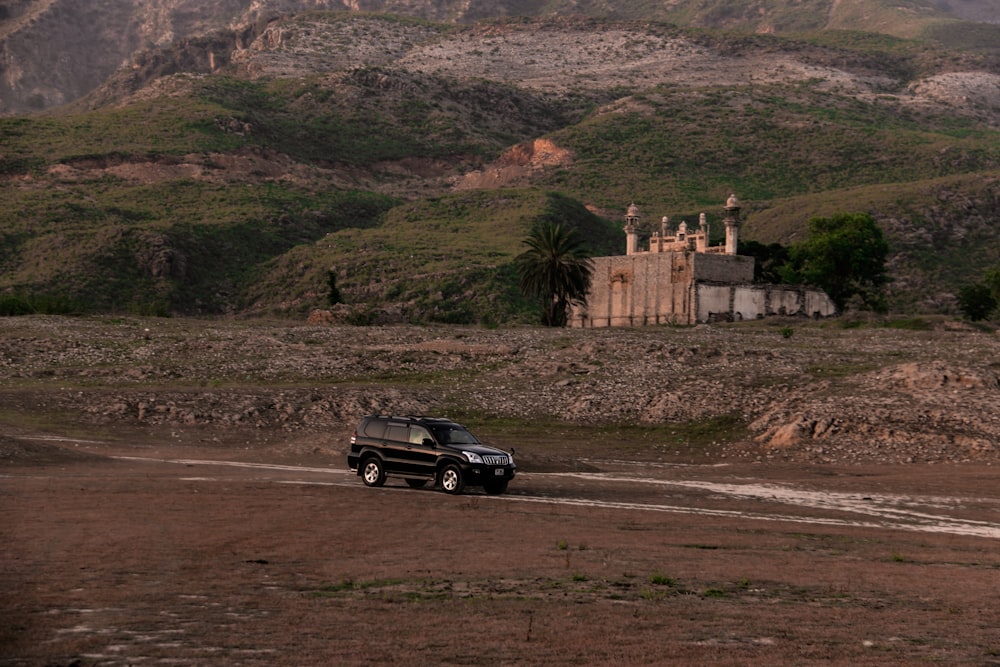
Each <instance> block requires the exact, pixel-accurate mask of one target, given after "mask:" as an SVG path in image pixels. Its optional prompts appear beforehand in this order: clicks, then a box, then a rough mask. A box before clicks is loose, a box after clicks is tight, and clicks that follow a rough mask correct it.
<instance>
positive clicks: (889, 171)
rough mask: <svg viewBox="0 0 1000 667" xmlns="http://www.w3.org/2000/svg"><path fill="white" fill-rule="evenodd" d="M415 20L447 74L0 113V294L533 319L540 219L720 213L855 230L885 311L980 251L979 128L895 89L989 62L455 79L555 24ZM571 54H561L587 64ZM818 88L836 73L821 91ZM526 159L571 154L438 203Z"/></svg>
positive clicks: (955, 283) (217, 77) (756, 55)
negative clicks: (881, 265)
mask: <svg viewBox="0 0 1000 667" xmlns="http://www.w3.org/2000/svg"><path fill="white" fill-rule="evenodd" d="M706 7H707V5H706ZM719 11H722V5H719ZM354 20H357V21H364V23H363V28H364V30H365V31H369V32H366V33H365V34H366V35H367V36H368V37H367V38H368V39H377V35H372V34H371V33H370V31H372V30H376V29H378V26H379V25H380V23H379V21H380V19H378V18H377V17H372V16H364V17H363V18H356V17H352V16H350V15H345V14H322V13H321V14H312V15H310V18H309V21H310V22H306V23H301V24H296V25H297V26H298V29H308V30H313V26H314V25H315V24H316V22H319V23H322V22H324V21H326V22H330V25H333V24H336V26H337V27H338V29H340V30H343V28H344V24H345V22H346V25H348V26H349V25H350V24H351V21H354ZM789 20H791V19H789ZM289 25H291V24H289ZM405 25H407V26H409V25H410V24H405ZM421 25H422V29H424V28H426V30H425V32H427V34H429V35H431V36H430V37H428V39H429V40H430V42H429V44H430V46H429V47H428V50H427V51H424V52H422V53H424V54H425V55H424V56H423V57H425V58H427V57H429V56H427V55H426V54H428V53H434V51H433V47H434V46H435V45H437V44H439V42H437V41H436V40H443V39H445V38H447V39H448V40H449V41H448V48H449V49H451V51H446V52H443V54H442V55H437V56H435V57H438V58H441V59H442V60H441V61H440V62H441V63H442V64H448V65H449V66H450V67H451V68H450V69H449V68H445V67H442V68H437V67H435V66H434V62H433V61H431V62H429V63H428V62H427V61H420V63H419V66H418V65H414V64H413V63H409V62H408V61H400V62H399V63H387V64H383V65H378V66H372V65H363V64H362V65H357V66H349V67H345V68H342V69H337V70H334V71H328V70H324V69H323V68H313V69H310V67H305V68H304V69H302V70H301V71H298V72H297V75H296V76H284V77H261V78H255V79H249V78H246V77H243V76H240V75H239V73H238V72H237V71H236V70H234V69H232V68H230V69H224V70H223V71H221V72H219V73H217V74H213V75H204V74H202V75H198V76H193V75H189V74H180V75H176V76H172V77H168V78H165V79H161V80H159V81H157V87H156V88H155V89H152V88H151V89H149V91H147V92H145V93H144V94H140V95H136V96H134V97H128V98H125V99H123V100H120V101H118V102H115V103H113V104H112V103H110V100H106V101H107V102H108V103H107V104H102V105H100V106H98V108H96V109H93V110H83V107H81V106H74V107H67V108H65V109H62V110H58V111H55V112H50V113H46V114H38V115H32V116H21V117H8V118H0V136H2V137H3V144H2V151H0V193H2V197H3V201H4V203H5V206H4V207H3V209H2V210H0V294H3V295H6V296H7V297H8V298H9V297H11V296H17V297H19V298H23V299H26V300H29V301H30V300H32V299H34V300H35V301H36V302H38V301H40V300H45V299H48V300H50V302H53V301H55V302H59V303H62V304H68V305H67V308H70V309H76V310H81V311H95V310H96V311H133V312H146V313H158V314H167V313H188V314H213V313H244V312H246V313H268V314H275V313H294V314H296V315H301V314H303V313H306V312H308V311H309V310H311V309H313V308H316V307H323V306H326V305H328V303H327V296H328V293H329V276H330V272H332V273H333V275H334V276H335V277H336V282H337V285H338V287H339V289H340V291H341V295H342V297H343V300H344V301H345V302H346V303H347V304H348V306H349V308H350V311H351V317H353V318H354V319H355V320H356V321H379V320H380V319H381V318H400V319H410V320H418V321H443V322H457V321H462V322H482V323H500V322H511V321H532V320H533V319H534V315H533V312H532V308H533V304H530V303H525V302H524V300H523V299H522V298H521V297H520V295H519V294H518V293H517V289H516V279H515V276H514V273H513V269H512V260H513V258H514V257H515V256H516V255H517V254H518V253H519V252H521V250H522V249H523V248H522V245H521V241H522V239H523V238H524V237H525V236H526V235H527V234H528V232H529V231H530V229H531V227H532V225H534V224H537V222H538V221H539V220H543V219H549V220H554V221H558V222H561V223H564V224H568V225H571V226H573V227H575V228H577V229H579V230H580V232H581V233H582V234H583V236H584V238H585V239H587V241H588V243H589V244H590V248H591V251H592V252H593V253H594V254H596V255H601V254H611V253H620V252H622V250H623V247H624V238H623V234H622V232H621V229H620V226H621V219H620V216H621V213H622V212H623V210H624V208H625V206H626V205H627V204H628V203H630V202H636V203H638V204H639V205H640V206H641V208H642V209H643V211H644V214H645V215H647V216H648V218H647V219H646V223H647V224H648V225H652V224H653V221H655V220H659V217H660V216H661V215H669V216H671V218H673V219H674V220H675V221H676V220H678V219H680V218H684V217H687V216H692V217H693V216H696V215H697V214H698V213H699V212H702V211H704V212H706V213H707V214H708V217H709V220H710V222H713V223H715V222H717V220H718V217H719V215H720V210H719V209H720V208H721V205H722V203H723V202H724V201H725V199H726V197H727V196H728V195H729V194H730V193H737V194H738V195H739V197H740V198H741V200H743V201H744V203H745V209H744V210H745V212H746V214H747V216H748V222H747V225H746V229H745V232H744V238H747V239H757V240H760V241H763V242H771V241H781V242H787V241H789V240H794V239H795V238H797V235H798V234H800V233H801V230H802V229H804V227H805V223H806V221H807V219H808V217H810V215H812V214H830V213H833V212H839V211H857V210H862V211H864V212H868V213H871V214H872V215H873V216H875V218H876V219H877V220H878V221H879V223H880V224H881V225H882V226H883V228H884V229H885V231H886V234H887V236H888V238H889V240H890V243H891V244H892V248H891V251H892V253H893V260H892V267H891V269H892V271H893V274H894V277H895V278H896V281H895V282H894V283H893V293H892V305H893V307H894V308H896V309H898V310H906V311H908V312H912V311H920V310H932V311H939V310H947V309H948V308H950V307H953V303H949V301H948V298H947V295H948V294H952V295H953V294H954V293H955V291H956V290H957V289H958V287H960V286H961V283H962V282H963V281H974V280H976V279H977V277H978V275H979V274H981V272H982V271H983V270H984V269H985V268H987V267H988V266H991V265H992V264H991V263H995V262H996V257H998V256H1000V243H998V239H1000V231H998V230H1000V226H998V225H997V224H996V221H997V220H998V219H1000V214H998V211H997V208H998V206H997V202H996V199H995V195H992V194H991V193H992V192H995V187H994V185H995V183H996V182H997V173H998V172H1000V122H993V121H992V120H991V119H995V118H998V117H1000V109H997V110H993V109H991V107H990V106H989V104H990V103H989V102H988V101H987V102H982V103H979V102H976V104H980V105H981V108H980V107H975V108H969V109H963V113H954V107H947V106H942V105H937V106H935V105H933V104H913V103H911V102H909V101H907V100H908V99H909V98H907V97H906V96H905V95H902V93H903V92H905V90H906V89H907V87H908V86H909V85H910V84H911V83H913V82H914V81H917V80H920V79H921V78H927V77H933V76H937V75H943V76H947V75H950V74H951V73H952V72H954V71H959V72H981V73H983V76H984V77H986V78H984V79H983V81H985V82H986V83H985V84H977V85H980V88H977V89H971V93H970V94H978V92H977V91H979V90H981V89H984V90H988V85H989V82H990V81H991V80H992V79H989V77H990V76H995V75H996V74H997V73H1000V64H997V63H995V62H994V59H993V56H992V55H988V54H987V55H984V54H983V53H981V52H977V51H973V50H965V51H954V50H949V49H947V48H944V47H943V46H941V45H940V44H939V43H933V42H929V41H920V40H903V39H899V38H894V37H887V36H885V35H873V34H865V33H859V32H825V33H809V34H799V35H797V36H795V37H776V36H772V35H753V34H748V33H746V32H741V31H726V32H721V31H712V30H704V29H684V30H681V29H678V28H676V27H674V26H669V25H664V24H649V23H644V24H639V23H628V24H606V23H603V22H601V21H597V20H591V21H586V22H582V23H581V22H579V21H576V22H573V23H572V25H571V29H572V31H573V35H574V36H576V35H578V34H579V35H585V34H587V31H593V33H594V34H595V35H597V36H599V38H602V39H603V35H604V33H605V32H606V31H607V30H610V29H612V28H613V29H615V30H620V29H627V30H628V31H632V32H633V33H635V34H636V35H640V34H646V35H653V36H654V37H656V38H657V39H660V38H664V37H665V38H669V39H670V40H688V42H689V43H690V44H693V45H696V46H697V47H698V48H703V49H705V53H706V54H714V55H706V58H711V59H715V60H714V61H713V62H714V64H713V66H714V67H721V66H722V65H719V64H718V63H721V62H723V61H725V62H726V63H733V65H732V66H733V67H738V66H741V65H740V63H741V62H743V61H744V60H750V61H759V62H764V61H767V62H769V63H772V65H769V67H772V70H769V71H772V72H780V71H781V68H782V67H793V65H794V67H801V68H805V69H809V68H811V69H810V70H809V71H813V70H814V71H815V72H817V76H815V77H812V78H809V77H799V78H798V79H795V80H782V79H781V78H780V77H776V76H774V75H766V76H765V75H763V74H760V75H756V76H753V75H750V76H743V75H739V76H736V77H735V78H736V79H737V80H739V81H740V83H738V84H735V85H733V84H726V85H722V84H719V83H716V82H715V78H716V76H717V75H719V74H721V75H726V72H725V70H718V71H716V72H715V73H713V74H709V75H706V77H705V78H704V80H703V81H696V82H687V83H685V84H684V85H680V84H677V83H673V84H664V83H662V82H658V81H656V80H651V81H650V82H649V83H648V85H642V84H641V83H635V82H634V81H635V80H634V79H633V80H632V81H633V83H630V84H629V85H628V86H623V85H622V83H621V80H620V79H619V77H617V76H616V73H615V71H614V70H613V69H609V70H608V73H607V74H606V77H607V78H606V80H603V79H602V80H600V81H598V82H597V83H595V82H593V81H587V82H586V85H583V84H582V83H579V82H577V81H574V80H573V79H572V75H571V74H570V75H567V76H568V78H567V80H566V81H563V82H560V81H553V82H551V85H549V84H542V83H538V82H537V81H536V82H532V83H531V85H528V83H523V84H522V83H519V82H518V81H517V80H516V77H511V78H510V80H502V81H493V80H487V79H483V78H478V77H462V76H459V75H458V74H456V73H455V72H456V70H455V69H454V67H453V64H454V60H456V59H462V58H465V59H468V60H469V61H470V62H481V61H482V60H483V59H484V58H493V57H496V58H501V57H502V58H506V59H507V61H506V62H509V63H512V66H513V65H517V64H518V63H521V61H519V60H518V58H519V57H521V56H518V54H517V53H516V52H511V53H505V52H503V49H501V48H500V46H499V45H498V46H496V47H494V49H495V50H496V53H495V54H486V53H484V52H483V51H481V50H480V49H479V46H478V42H477V41H476V39H473V37H476V36H478V35H479V34H480V32H478V31H481V30H489V31H499V32H500V33H502V34H503V35H505V36H507V37H509V38H510V39H509V40H508V41H505V42H503V45H504V46H503V48H504V49H508V48H509V49H516V48H517V45H518V44H519V43H524V42H526V41H529V40H530V39H535V38H537V37H538V36H539V35H542V36H544V35H546V34H547V32H548V31H554V30H560V29H563V28H564V27H565V22H563V21H553V22H546V21H543V22H530V21H520V20H507V21H502V22H496V23H491V24H489V25H488V26H486V27H483V26H470V27H467V28H459V27H455V26H448V27H445V26H440V27H439V29H431V26H430V24H428V25H426V26H424V25H423V24H421ZM302 26H306V27H305V28H303V27H302ZM373 26H374V27H373ZM384 26H385V27H386V30H390V29H391V30H397V29H398V28H399V26H400V22H399V20H398V19H385V20H384ZM642 31H645V32H642ZM394 34H395V33H394ZM637 40H638V38H637ZM466 42H467V45H465V46H462V45H463V44H466ZM636 43H639V42H638V41H637V42H636ZM657 43H659V42H657ZM456 45H458V46H456ZM459 48H464V49H466V50H465V51H455V49H459ZM579 48H580V50H579V51H578V52H577V53H576V54H563V55H564V57H565V58H570V57H572V58H579V59H586V58H588V57H589V58H592V59H596V62H598V63H599V64H600V57H599V56H595V55H593V52H594V51H596V49H590V47H588V46H587V45H586V44H582V45H581V46H580V47H579ZM636 48H638V47H636ZM313 55H315V54H313ZM287 57H289V58H291V57H292V56H287ZM534 57H535V56H534V55H532V54H529V55H526V56H524V57H523V58H525V60H524V62H523V63H522V64H524V65H525V66H527V65H530V64H531V63H530V62H528V61H527V59H529V58H534ZM773 63H778V65H773ZM834 68H836V69H834ZM477 71H478V70H477ZM834 71H836V72H841V73H844V76H845V77H848V76H849V77H855V78H852V79H848V78H845V79H844V80H843V81H840V80H829V79H824V78H822V77H820V76H819V73H822V72H834ZM858 81H860V82H861V83H857V82H858ZM567 82H568V85H567ZM872 82H874V83H872ZM598 84H599V85H598ZM963 85H965V84H963ZM860 86H867V88H865V89H862V88H861V87H860ZM153 90H156V91H158V92H155V93H154V92H152V91H153ZM95 99H97V98H95ZM102 99H103V98H102ZM969 99H973V98H969ZM970 104H972V103H971V102H970ZM538 138H544V139H546V140H547V142H548V144H549V145H552V146H557V147H558V148H559V149H562V150H565V151H567V154H568V155H570V156H571V157H570V159H567V160H563V161H561V162H558V163H553V164H546V165H544V166H539V165H530V164H526V165H521V167H520V169H521V171H520V172H518V174H517V176H516V177H514V178H512V180H511V181H510V182H509V183H506V182H504V183H501V184H500V186H497V187H490V188H486V189H478V190H466V191H456V190H455V189H454V187H453V186H454V184H455V183H456V182H457V181H458V179H460V178H461V177H462V176H463V175H465V174H468V173H470V172H476V173H482V174H490V173H492V171H491V170H494V169H496V168H497V167H496V165H497V164H500V163H502V159H501V158H502V156H504V155H505V151H507V150H508V149H510V148H511V147H513V146H516V145H518V144H520V143H522V142H526V141H529V140H534V139H538ZM484 182H485V181H484ZM594 211H597V212H599V213H597V214H595V213H594ZM602 215H603V216H604V217H601V216H602ZM713 228H715V229H719V226H718V225H713ZM927 294H935V295H938V294H941V295H944V296H943V297H942V298H937V297H935V298H934V299H928V298H926V295H927Z"/></svg>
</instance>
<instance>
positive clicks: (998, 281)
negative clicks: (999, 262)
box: [983, 266, 1000, 303]
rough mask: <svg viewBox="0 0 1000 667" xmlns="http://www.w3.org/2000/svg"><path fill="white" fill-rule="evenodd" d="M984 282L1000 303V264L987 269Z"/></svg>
mask: <svg viewBox="0 0 1000 667" xmlns="http://www.w3.org/2000/svg"><path fill="white" fill-rule="evenodd" d="M983 282H985V283H986V286H987V287H989V288H990V294H992V295H993V298H994V299H996V301H997V303H1000V266H994V267H993V268H992V269H989V270H987V271H986V275H985V277H984V278H983Z"/></svg>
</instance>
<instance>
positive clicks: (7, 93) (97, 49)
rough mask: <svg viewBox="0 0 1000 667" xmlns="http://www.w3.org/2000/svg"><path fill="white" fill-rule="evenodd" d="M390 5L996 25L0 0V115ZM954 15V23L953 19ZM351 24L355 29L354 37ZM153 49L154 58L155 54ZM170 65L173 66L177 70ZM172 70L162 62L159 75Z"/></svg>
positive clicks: (858, 16)
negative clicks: (288, 28)
mask: <svg viewBox="0 0 1000 667" xmlns="http://www.w3.org/2000/svg"><path fill="white" fill-rule="evenodd" d="M317 9H328V10H341V11H345V10H347V11H355V12H357V11H365V12H382V13H386V12H389V13H395V14H399V15H404V16H413V17H418V18H421V19H425V20H431V21H436V22H452V23H471V22H475V21H481V20H486V19H493V18H504V17H518V16H545V17H553V16H590V17H596V18H600V19H602V20H656V21H666V22H670V23H673V24H676V25H679V26H692V27H702V28H712V29H718V28H725V29H734V30H740V31H745V32H757V33H787V32H801V31H821V30H829V29H840V30H844V29H846V30H863V31H868V32H881V33H884V34H889V35H895V36H897V37H906V38H912V37H921V36H930V37H932V38H934V39H937V40H939V41H942V42H944V43H946V44H948V43H958V44H961V43H966V42H968V40H969V39H970V37H974V43H973V44H968V43H967V44H966V46H973V45H976V46H978V47H980V48H985V49H992V50H993V51H996V49H997V48H1000V47H998V44H1000V31H998V29H997V28H996V26H995V25H990V24H989V23H978V24H976V23H969V20H971V21H983V22H986V21H992V22H993V23H994V24H996V23H998V22H1000V19H998V18H997V16H998V13H997V11H996V6H995V3H994V2H993V0H935V1H934V2H933V3H932V2H928V1H925V0H907V1H906V2H903V3H899V2H895V3H892V4H889V3H884V2H883V0H808V1H805V2H804V1H801V0H799V1H795V2H793V1H791V0H762V1H761V2H756V3H749V4H743V3H735V4H734V3H732V2H730V1H729V0H678V1H675V2H670V3H650V2H633V1H629V2H626V1H625V0H611V1H609V0H600V1H597V0H555V1H553V2H546V3H537V2H527V1H525V0H478V1H475V0H473V1H470V0H423V1H414V0H405V1H404V0H365V1H357V0H355V1H353V2H349V1H347V0H216V1H215V2H210V3H205V2H200V1H199V0H158V1H156V2H151V1H149V0H91V1H89V2H86V3H81V2H78V1H77V0H10V1H9V2H7V3H5V4H4V5H3V6H2V7H0V51H2V53H3V56H4V57H3V59H2V64H0V75H2V76H0V114H19V113H28V112H31V111H37V110H41V109H45V108H49V107H52V106H55V105H60V104H64V103H66V102H70V101H73V100H75V99H78V98H79V97H81V96H83V95H85V94H86V93H88V92H90V91H91V90H93V89H94V88H96V87H97V86H98V85H100V84H101V82H103V81H104V80H105V79H106V78H107V77H109V76H110V75H111V74H112V73H113V72H115V70H117V69H119V68H121V69H124V70H125V71H128V70H131V69H136V68H138V69H144V68H149V67H150V65H151V62H152V63H154V65H155V66H163V65H165V64H166V65H168V67H170V68H172V67H175V66H176V65H177V63H164V62H162V61H160V58H161V57H162V51H158V50H159V49H163V48H168V49H180V50H182V51H185V52H186V54H187V57H186V64H187V65H189V66H190V65H193V64H197V66H198V67H199V69H200V70H201V71H205V72H210V71H215V70H216V69H218V68H219V67H222V66H224V65H225V64H226V63H227V62H228V59H229V57H230V54H231V52H232V51H234V50H236V49H239V48H242V47H243V46H245V45H246V44H248V43H250V42H251V41H252V40H253V39H254V37H255V36H256V35H257V34H259V32H260V31H261V30H263V29H264V27H265V26H266V25H267V24H268V22H270V21H272V20H274V19H275V18H278V17H287V16H290V15H293V14H295V13H299V12H302V11H305V10H317ZM963 19H964V20H963ZM360 36H361V33H359V37H360ZM157 54H159V55H157ZM175 71H176V70H175ZM164 73H170V72H169V69H167V70H164V69H161V70H160V74H164Z"/></svg>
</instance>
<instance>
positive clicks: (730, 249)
mask: <svg viewBox="0 0 1000 667" xmlns="http://www.w3.org/2000/svg"><path fill="white" fill-rule="evenodd" d="M639 219H640V215H639V209H638V207H636V206H635V204H632V205H630V206H629V207H628V211H627V212H626V215H625V239H626V241H625V249H626V254H625V255H623V256H614V257H595V258H593V262H594V272H593V274H592V280H591V287H590V292H589V293H588V294H587V305H586V306H577V307H574V308H573V310H572V312H571V313H570V318H569V325H570V326H573V327H622V326H625V327H628V326H642V325H646V324H696V323H698V322H714V321H738V320H749V319H759V318H763V317H768V316H772V315H801V316H808V317H829V316H831V315H835V314H836V312H837V309H836V307H835V306H834V304H833V302H832V301H831V300H830V298H829V297H828V296H827V295H826V293H825V292H824V291H823V290H821V289H818V288H812V287H801V286H795V285H763V284H754V282H753V269H754V259H753V257H745V256H742V255H737V254H736V247H737V243H738V240H739V228H740V225H741V224H742V220H741V219H740V204H739V201H738V200H737V199H736V196H735V195H733V196H730V197H729V200H728V201H727V202H726V206H725V217H724V220H723V224H725V226H726V241H725V244H724V245H719V246H711V245H709V228H708V224H707V222H706V218H705V214H704V213H702V214H701V216H700V221H699V225H698V228H697V229H689V228H688V226H687V223H685V222H681V223H680V224H679V225H678V226H677V229H676V230H673V229H670V228H669V227H670V221H669V219H668V218H667V217H664V218H663V219H662V221H661V223H660V229H659V231H654V232H653V235H652V237H651V238H650V239H649V248H648V249H647V250H640V249H639Z"/></svg>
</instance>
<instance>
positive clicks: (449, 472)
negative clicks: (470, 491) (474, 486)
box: [439, 463, 465, 495]
mask: <svg viewBox="0 0 1000 667" xmlns="http://www.w3.org/2000/svg"><path fill="white" fill-rule="evenodd" d="M439 483H440V484H441V490H442V491H444V492H445V493H450V494H452V495H458V494H459V493H461V492H462V489H463V488H464V487H465V482H464V481H463V480H462V470H461V469H460V468H459V467H458V466H457V465H455V464H454V463H449V464H448V465H446V466H445V467H444V468H442V469H441V477H440V480H439Z"/></svg>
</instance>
